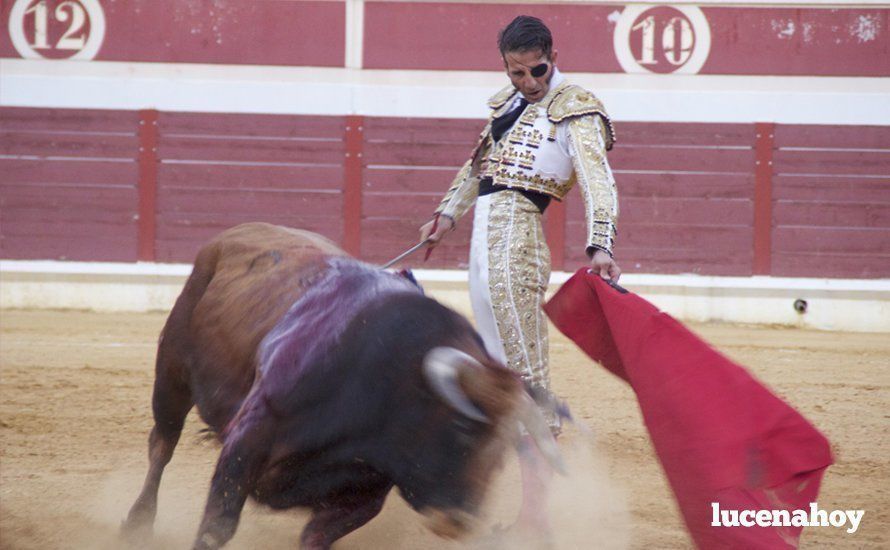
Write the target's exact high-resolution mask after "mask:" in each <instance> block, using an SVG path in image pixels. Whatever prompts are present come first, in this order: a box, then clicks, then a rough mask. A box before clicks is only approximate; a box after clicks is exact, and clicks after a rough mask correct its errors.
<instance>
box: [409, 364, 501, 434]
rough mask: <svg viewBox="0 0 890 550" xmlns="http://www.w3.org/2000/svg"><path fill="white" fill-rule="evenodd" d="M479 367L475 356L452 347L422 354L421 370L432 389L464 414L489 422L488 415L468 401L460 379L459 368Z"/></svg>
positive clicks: (465, 369) (460, 370) (476, 419)
mask: <svg viewBox="0 0 890 550" xmlns="http://www.w3.org/2000/svg"><path fill="white" fill-rule="evenodd" d="M482 368H484V367H483V366H482V363H480V362H479V361H477V360H476V359H475V358H473V357H472V356H470V355H468V354H466V353H464V352H462V351H460V350H459V349H457V348H452V347H444V346H443V347H438V348H433V349H431V350H430V351H429V353H427V354H426V356H425V357H424V358H423V374H424V376H425V377H426V381H427V383H429V385H430V389H432V390H433V393H435V394H436V395H437V396H438V397H439V398H440V399H442V401H444V402H445V403H447V404H448V405H449V406H450V407H451V408H453V409H454V410H456V411H457V412H459V413H461V414H462V415H464V416H466V417H467V418H469V419H471V420H475V421H477V422H485V423H489V422H490V420H489V418H488V417H487V416H486V415H485V413H483V412H482V411H480V410H479V408H478V407H476V405H474V404H473V402H472V401H470V398H469V397H467V394H466V393H464V391H463V389H462V388H461V387H460V383H459V377H460V374H461V373H462V372H466V371H467V370H469V369H482Z"/></svg>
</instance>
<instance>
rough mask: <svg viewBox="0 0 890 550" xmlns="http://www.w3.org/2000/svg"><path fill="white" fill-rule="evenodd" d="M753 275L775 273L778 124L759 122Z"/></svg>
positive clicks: (756, 157)
mask: <svg viewBox="0 0 890 550" xmlns="http://www.w3.org/2000/svg"><path fill="white" fill-rule="evenodd" d="M754 129H755V134H756V140H755V142H754V153H755V159H756V160H755V166H754V262H753V266H752V268H753V269H752V271H753V273H754V275H769V274H771V273H772V225H773V149H774V147H775V134H776V125H775V123H773V122H758V123H756V124H755V125H754Z"/></svg>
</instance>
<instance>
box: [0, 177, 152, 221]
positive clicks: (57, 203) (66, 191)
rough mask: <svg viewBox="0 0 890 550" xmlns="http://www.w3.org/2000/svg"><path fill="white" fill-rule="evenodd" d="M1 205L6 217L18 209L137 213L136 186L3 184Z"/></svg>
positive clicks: (0, 187)
mask: <svg viewBox="0 0 890 550" xmlns="http://www.w3.org/2000/svg"><path fill="white" fill-rule="evenodd" d="M0 206H2V207H3V215H4V217H5V216H6V215H7V214H8V213H9V212H12V211H14V210H18V209H28V208H36V209H47V210H49V211H95V210H108V211H115V210H126V211H128V212H133V213H134V214H135V213H136V189H135V187H91V188H89V190H88V191H85V190H84V189H83V188H80V187H75V186H71V187H67V186H66V187H58V186H56V187H45V186H39V185H25V186H21V185H0Z"/></svg>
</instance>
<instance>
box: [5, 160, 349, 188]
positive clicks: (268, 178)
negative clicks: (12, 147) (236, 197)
mask: <svg viewBox="0 0 890 550" xmlns="http://www.w3.org/2000/svg"><path fill="white" fill-rule="evenodd" d="M0 166H2V164H0ZM158 181H159V184H160V186H161V187H170V188H174V187H175V188H193V189H204V190H209V189H256V190H260V189H282V190H284V189H287V190H294V189H303V190H310V189H315V190H324V189H328V190H330V189H337V188H339V187H340V185H341V182H342V181H343V168H342V167H341V166H319V165H316V166H274V165H273V166H270V165H261V166H249V165H247V166H245V165H223V164H179V163H172V164H171V163H161V165H160V169H159V172H158Z"/></svg>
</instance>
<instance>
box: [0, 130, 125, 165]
mask: <svg viewBox="0 0 890 550" xmlns="http://www.w3.org/2000/svg"><path fill="white" fill-rule="evenodd" d="M138 151H139V141H138V139H137V138H136V136H131V135H114V134H88V133H79V132H66V133H58V132H43V131H36V132H35V131H21V130H17V131H0V154H3V155H17V156H37V157H91V158H104V159H108V158H122V159H134V158H136V155H137V153H138Z"/></svg>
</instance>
